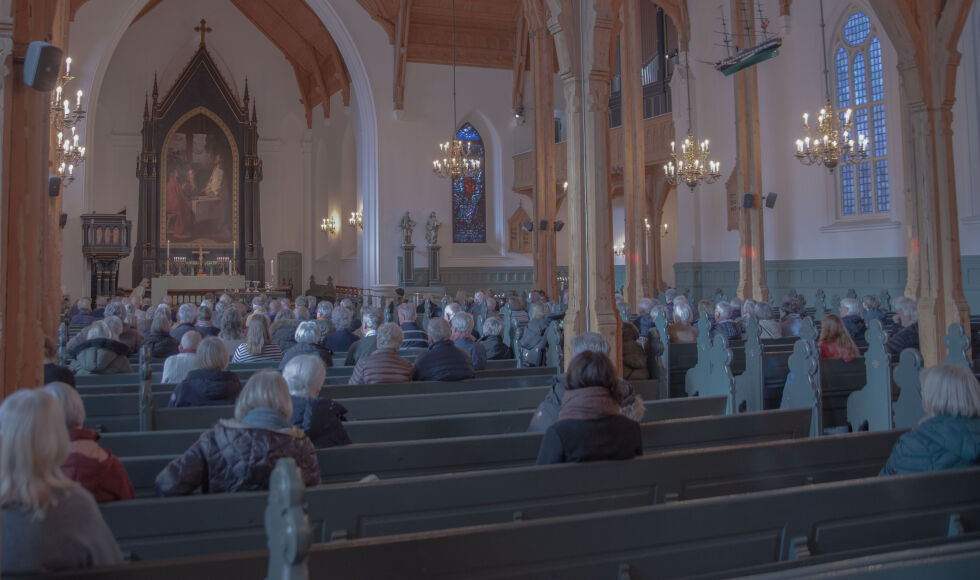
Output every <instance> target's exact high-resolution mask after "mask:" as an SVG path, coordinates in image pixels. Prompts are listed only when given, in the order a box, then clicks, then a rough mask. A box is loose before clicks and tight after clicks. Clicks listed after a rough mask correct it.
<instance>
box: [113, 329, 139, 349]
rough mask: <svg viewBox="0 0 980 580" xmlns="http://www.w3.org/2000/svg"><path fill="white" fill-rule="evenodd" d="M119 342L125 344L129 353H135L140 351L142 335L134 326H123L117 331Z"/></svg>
mask: <svg viewBox="0 0 980 580" xmlns="http://www.w3.org/2000/svg"><path fill="white" fill-rule="evenodd" d="M119 342H121V343H123V344H125V345H126V346H127V347H128V348H129V354H136V353H138V352H139V351H140V347H141V346H142V345H143V335H141V334H140V333H139V331H138V330H136V329H135V328H124V329H123V331H122V332H121V333H119Z"/></svg>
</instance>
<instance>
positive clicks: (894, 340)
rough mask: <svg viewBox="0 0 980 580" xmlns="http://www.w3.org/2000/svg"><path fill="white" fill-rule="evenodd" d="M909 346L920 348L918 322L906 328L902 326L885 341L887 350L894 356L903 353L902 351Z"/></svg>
mask: <svg viewBox="0 0 980 580" xmlns="http://www.w3.org/2000/svg"><path fill="white" fill-rule="evenodd" d="M907 348H919V323H918V322H913V323H912V324H910V325H908V326H906V327H905V328H902V329H901V330H899V331H898V332H896V333H895V335H894V336H892V337H891V338H889V339H888V342H886V343H885V352H887V353H888V354H890V355H892V356H898V355H900V354H902V351H903V350H905V349H907Z"/></svg>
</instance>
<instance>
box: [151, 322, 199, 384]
mask: <svg viewBox="0 0 980 580" xmlns="http://www.w3.org/2000/svg"><path fill="white" fill-rule="evenodd" d="M200 345H201V334H200V333H199V332H197V331H196V330H188V331H187V332H185V333H184V334H183V336H181V337H180V352H179V353H178V354H175V355H172V356H168V357H167V360H165V361H163V377H162V378H161V379H160V380H161V381H162V382H163V383H164V384H165V385H172V384H174V383H179V382H180V381H182V380H184V378H186V377H187V373H189V372H191V371H192V370H193V369H195V368H197V367H196V366H195V365H194V360H195V359H196V358H197V356H196V353H197V347H199V346H200Z"/></svg>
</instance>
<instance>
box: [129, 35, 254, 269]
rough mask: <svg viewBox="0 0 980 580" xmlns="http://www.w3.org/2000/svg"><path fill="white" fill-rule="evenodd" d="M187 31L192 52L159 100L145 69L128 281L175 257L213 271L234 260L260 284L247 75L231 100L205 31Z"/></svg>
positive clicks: (166, 264)
mask: <svg viewBox="0 0 980 580" xmlns="http://www.w3.org/2000/svg"><path fill="white" fill-rule="evenodd" d="M195 30H199V31H200V32H201V45H200V48H198V50H197V52H196V53H195V54H194V56H193V58H191V60H190V62H188V63H187V65H185V66H184V69H183V71H182V72H181V73H180V76H178V77H177V80H176V81H175V82H174V83H173V86H172V87H171V88H170V90H169V91H168V92H167V93H166V94H165V95H163V96H162V98H161V95H160V94H159V90H158V87H157V79H156V76H155V75H154V79H153V93H152V103H151V102H150V101H149V99H147V103H146V104H145V106H144V109H143V146H142V151H141V153H140V155H139V158H138V161H137V166H136V173H137V175H138V177H139V180H140V197H139V221H138V227H137V246H136V251H135V252H134V259H133V280H140V279H143V278H154V277H157V276H161V275H163V274H165V273H167V272H168V265H169V266H171V269H172V268H173V267H174V265H175V263H177V262H176V260H184V261H192V260H194V261H200V262H201V263H199V267H200V268H201V269H208V270H212V271H213V270H215V266H216V265H220V264H222V263H224V264H225V265H226V266H227V264H228V262H227V260H231V259H234V260H235V264H234V270H235V272H237V273H240V274H244V276H245V278H246V279H247V280H258V281H261V282H264V281H265V269H264V268H263V252H262V239H261V229H260V227H259V182H260V181H261V180H262V161H261V160H260V159H259V157H258V139H259V135H258V130H257V125H258V122H257V118H256V114H255V104H254V103H251V116H250V115H249V106H250V102H249V95H248V81H247V80H246V83H245V90H244V96H243V98H242V100H241V101H239V99H238V96H237V95H236V94H235V92H234V91H232V90H231V88H230V87H229V86H228V84H227V83H226V82H225V79H224V78H223V77H222V75H221V73H220V72H219V71H218V67H217V66H215V63H214V60H213V59H212V58H211V55H210V54H209V53H208V50H207V47H206V46H205V41H204V34H205V33H206V32H208V31H210V28H207V27H206V24H205V22H204V21H201V26H200V27H199V28H196V29H195ZM168 260H170V263H169V264H168ZM206 265H207V267H205V266H206ZM218 271H219V272H220V267H219V268H218Z"/></svg>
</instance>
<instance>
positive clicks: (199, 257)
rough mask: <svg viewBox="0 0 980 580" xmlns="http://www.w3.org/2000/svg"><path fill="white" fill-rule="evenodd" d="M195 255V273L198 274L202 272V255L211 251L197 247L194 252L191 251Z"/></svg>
mask: <svg viewBox="0 0 980 580" xmlns="http://www.w3.org/2000/svg"><path fill="white" fill-rule="evenodd" d="M191 253H192V254H194V255H195V256H197V273H198V275H203V274H204V256H206V255H208V254H210V253H211V252H209V251H207V250H205V249H204V248H198V249H197V251H196V252H191Z"/></svg>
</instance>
